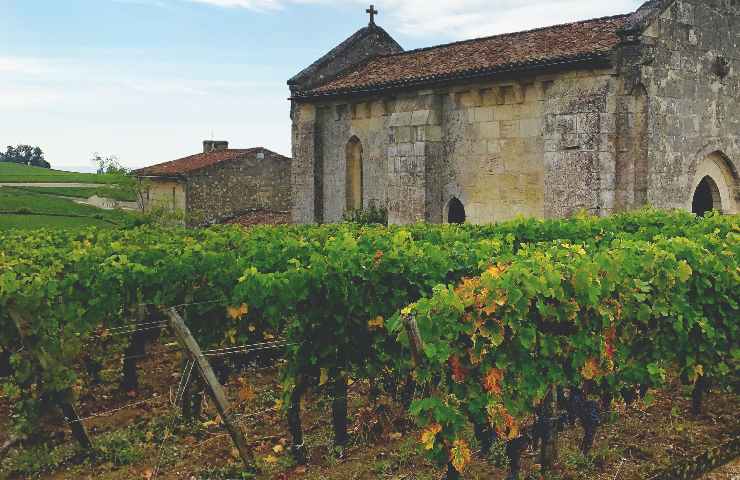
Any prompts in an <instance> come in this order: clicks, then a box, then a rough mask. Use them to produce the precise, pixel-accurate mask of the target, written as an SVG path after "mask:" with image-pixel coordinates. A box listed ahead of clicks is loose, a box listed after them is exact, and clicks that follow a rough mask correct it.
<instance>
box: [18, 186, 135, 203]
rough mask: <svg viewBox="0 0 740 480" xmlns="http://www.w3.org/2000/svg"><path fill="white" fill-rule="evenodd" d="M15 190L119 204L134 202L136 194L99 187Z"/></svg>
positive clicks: (20, 188) (125, 190) (114, 188)
mask: <svg viewBox="0 0 740 480" xmlns="http://www.w3.org/2000/svg"><path fill="white" fill-rule="evenodd" d="M14 188H16V189H17V190H23V191H26V192H32V193H38V194H41V195H56V196H60V197H72V198H90V197H92V196H93V195H97V196H98V197H105V198H112V199H113V200H118V201H120V202H135V201H136V193H134V192H132V191H131V190H128V189H121V188H116V187H115V186H110V187H109V186H101V187H14Z"/></svg>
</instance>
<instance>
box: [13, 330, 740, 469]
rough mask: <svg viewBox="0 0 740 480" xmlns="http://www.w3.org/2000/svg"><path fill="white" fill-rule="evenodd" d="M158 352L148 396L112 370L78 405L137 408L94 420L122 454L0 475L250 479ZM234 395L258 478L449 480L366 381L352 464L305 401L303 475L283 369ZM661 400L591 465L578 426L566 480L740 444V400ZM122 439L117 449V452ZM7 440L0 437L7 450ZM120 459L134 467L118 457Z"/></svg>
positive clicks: (569, 438)
mask: <svg viewBox="0 0 740 480" xmlns="http://www.w3.org/2000/svg"><path fill="white" fill-rule="evenodd" d="M150 352H151V354H152V356H151V357H149V358H147V359H146V360H145V361H144V362H142V363H141V368H140V372H141V385H140V389H139V390H138V391H136V392H121V391H119V390H117V387H116V380H117V377H116V376H117V373H118V371H119V368H120V365H119V363H120V362H116V361H114V360H112V361H111V363H110V365H108V366H107V367H108V368H107V370H106V371H104V372H103V373H104V380H106V382H105V383H104V384H103V385H101V386H98V387H95V388H92V389H89V390H86V391H81V392H80V400H79V402H78V406H79V413H80V415H81V417H83V418H85V417H88V416H94V415H96V413H99V412H107V411H110V410H114V409H117V408H121V407H125V406H127V405H131V404H136V405H135V406H133V407H130V408H124V409H122V410H119V411H115V412H113V413H111V414H110V415H107V416H99V417H93V418H90V419H89V420H86V421H85V425H86V427H87V428H88V431H89V432H90V434H91V435H92V436H93V442H94V443H96V445H103V447H104V448H107V449H109V450H114V451H113V452H112V453H111V452H109V454H108V455H104V456H103V458H102V459H101V458H98V459H84V458H83V457H80V456H75V455H74V453H70V454H69V455H68V457H69V458H66V457H64V455H61V454H60V456H61V457H62V458H63V461H60V462H59V464H58V465H56V466H52V467H49V468H48V469H46V470H44V471H39V472H36V473H33V472H30V473H29V471H26V472H24V473H18V472H17V471H16V472H15V473H13V471H12V468H9V467H8V465H9V461H8V460H6V461H5V462H4V463H3V464H2V465H3V468H2V469H0V479H2V478H8V479H20V478H49V479H55V480H62V479H95V480H122V479H144V480H154V479H159V480H175V479H177V480H180V479H198V480H199V479H208V480H217V479H226V478H241V477H239V476H238V475H239V471H240V469H239V466H240V462H239V460H238V456H237V455H236V452H235V450H234V448H233V445H232V444H231V441H230V438H229V437H228V435H227V434H226V432H225V430H224V429H223V427H222V425H220V422H219V418H218V416H217V415H216V413H215V410H214V409H213V407H212V406H211V405H210V404H209V405H206V408H205V410H204V415H203V417H202V418H201V419H200V420H199V421H197V422H191V423H185V422H183V421H181V420H179V419H178V417H177V409H176V408H175V407H174V406H173V404H172V402H173V401H174V397H175V392H176V389H177V385H178V382H179V381H180V377H179V371H180V367H181V364H182V359H181V357H180V355H181V354H180V353H169V352H168V351H167V349H166V348H165V347H163V346H161V342H157V343H156V344H154V345H153V346H152V347H151V348H150ZM226 389H227V392H228V394H229V397H230V399H231V401H232V402H233V404H234V405H235V411H236V412H238V413H239V414H242V415H244V416H243V417H240V418H241V419H242V420H243V426H244V430H245V433H246V434H247V438H248V441H249V442H250V444H251V445H252V446H253V447H254V449H255V452H256V456H257V459H258V463H259V466H260V467H261V468H262V471H263V473H262V474H261V475H259V476H258V477H257V478H260V479H276V480H289V479H307V480H335V479H336V480H340V479H341V480H347V479H354V480H364V479H368V480H369V479H377V478H389V479H398V480H401V479H408V480H411V479H418V480H425V479H436V478H439V476H440V470H438V469H437V468H435V467H434V466H433V465H432V464H431V463H430V462H429V461H427V460H426V459H425V457H424V455H423V453H422V452H421V451H420V450H419V442H418V439H419V431H418V429H417V428H416V427H415V426H414V425H413V424H412V423H411V422H410V421H409V419H408V418H407V417H406V415H405V414H404V412H403V411H402V410H401V409H400V408H399V407H398V406H397V405H396V404H395V403H394V402H392V401H391V399H389V398H386V397H381V399H380V401H379V402H378V404H370V403H369V402H368V400H367V399H368V390H369V389H368V385H367V384H366V383H364V382H356V383H354V384H352V385H351V386H350V395H349V408H350V410H349V411H350V428H351V430H350V431H351V435H352V438H353V441H352V444H351V445H350V447H349V448H348V449H347V450H346V451H345V455H344V457H343V458H341V459H338V458H337V457H336V455H335V453H334V452H333V449H332V422H331V399H330V398H329V396H328V395H323V394H322V393H321V392H320V390H321V388H319V389H318V390H319V392H314V393H313V394H311V395H309V396H308V397H307V398H306V399H305V402H304V412H303V425H304V429H305V431H306V445H307V446H308V448H309V456H310V459H309V464H308V465H306V466H301V465H295V464H294V462H293V461H292V459H291V456H290V454H289V453H288V447H289V440H290V438H289V435H288V433H287V432H288V428H287V423H286V421H285V417H284V415H283V414H282V413H281V412H280V411H279V408H278V407H279V406H280V400H281V397H282V392H281V386H280V379H279V375H278V368H277V367H268V368H262V369H254V368H253V369H251V370H247V371H243V372H240V373H239V374H236V375H232V376H231V377H230V379H229V383H228V384H227V385H226ZM653 393H654V399H653V401H652V403H650V404H645V403H640V404H638V405H635V406H634V407H629V408H628V407H626V406H625V405H624V404H620V403H615V406H614V412H612V414H610V415H609V418H608V419H607V420H608V422H607V424H606V425H605V426H604V427H603V428H602V429H601V430H600V433H599V436H598V439H597V442H596V445H595V448H594V451H593V452H592V455H590V456H589V457H584V456H583V455H581V454H580V453H579V452H578V450H577V445H578V443H579V440H580V435H581V429H580V428H579V427H575V428H571V429H569V430H568V431H566V432H565V433H563V434H562V437H561V441H560V467H559V468H560V470H559V472H558V476H557V478H561V479H584V480H585V479H590V480H614V479H615V478H616V479H621V480H632V479H635V480H637V479H644V478H648V477H649V474H650V473H651V472H654V471H655V470H656V469H659V468H661V467H667V466H668V465H670V464H672V463H673V462H675V461H676V460H680V459H686V458H691V457H692V456H695V455H698V454H701V453H703V452H704V451H706V450H707V449H709V448H712V447H715V446H718V445H720V444H722V443H725V442H727V441H729V440H731V439H732V438H735V437H736V436H737V435H738V434H740V418H738V416H737V414H736V413H737V411H738V405H740V403H739V400H740V398H739V397H738V396H737V395H734V394H730V393H717V392H714V393H712V394H711V395H710V396H709V397H708V399H707V402H706V406H705V411H704V414H703V415H700V416H698V417H694V416H692V415H691V414H690V413H689V404H690V402H689V400H688V395H687V393H686V391H685V389H684V387H682V386H680V385H678V384H677V383H675V382H674V383H672V384H671V385H670V388H669V389H666V390H664V391H656V392H653ZM155 395H156V396H155ZM139 402H142V403H139ZM8 411H9V405H8V401H7V399H5V398H2V399H0V437H3V436H4V435H3V433H2V432H7V427H8V422H9V418H8V415H7V413H8ZM173 426H174V431H173V430H172V427H173ZM47 428H48V431H49V432H50V434H51V437H52V438H54V440H53V443H54V444H55V445H58V446H57V447H56V448H55V449H52V452H57V451H67V450H69V451H71V452H74V447H73V445H72V444H71V443H70V442H69V433H68V431H67V429H66V427H65V425H64V424H63V423H62V422H60V421H58V420H57V421H53V420H52V419H51V418H50V420H49V423H48V424H47ZM62 432H64V433H62ZM119 437H120V439H123V440H120V439H119ZM111 438H113V439H114V440H115V439H118V440H115V441H111ZM3 440H4V439H3V438H0V443H1V442H2V441H3ZM471 442H473V441H472V439H471ZM30 448H33V447H29V446H26V450H25V452H26V454H28V453H29V452H32V451H36V450H31V449H30ZM116 449H118V451H117V452H116V451H115V450H116ZM22 453H23V451H22V450H16V451H13V452H11V455H10V457H11V458H16V459H17V458H19V457H18V455H19V454H22ZM116 453H117V454H118V455H119V457H125V458H116V456H115V454H116ZM27 456H28V455H27ZM497 465H498V466H497ZM503 465H504V455H503V452H502V451H500V449H499V450H496V451H495V452H494V454H493V455H492V457H491V458H489V459H482V458H476V459H475V460H474V462H473V464H472V465H471V467H470V469H469V470H468V471H467V472H466V476H465V478H469V479H483V478H486V479H504V478H505V476H506V469H505V468H502V466H503ZM525 471H527V472H532V475H533V476H531V477H529V478H538V475H536V472H537V471H538V465H537V464H536V453H535V452H532V451H528V452H527V453H526V454H525ZM716 475H722V473H717V474H716ZM730 475H733V474H732V473H731V474H730ZM244 478H247V477H244ZM722 478H725V477H721V476H719V477H718V476H715V477H711V476H710V477H707V479H706V480H719V479H722ZM729 478H731V479H732V480H735V478H733V477H729Z"/></svg>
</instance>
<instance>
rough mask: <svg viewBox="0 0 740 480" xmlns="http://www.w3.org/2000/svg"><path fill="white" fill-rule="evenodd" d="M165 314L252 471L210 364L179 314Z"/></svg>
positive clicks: (250, 459) (250, 458)
mask: <svg viewBox="0 0 740 480" xmlns="http://www.w3.org/2000/svg"><path fill="white" fill-rule="evenodd" d="M166 313H167V316H168V318H169V323H170V327H171V328H172V332H173V333H174V334H175V337H177V341H178V342H179V343H180V345H181V346H182V347H183V348H184V349H185V351H186V352H187V354H188V356H190V358H191V360H193V362H195V365H196V366H197V368H198V371H200V374H201V376H202V378H203V381H204V382H205V385H206V387H207V389H208V393H209V394H210V395H211V398H212V399H213V402H214V403H215V404H216V409H217V410H218V413H219V415H221V420H222V421H223V423H224V426H225V427H226V430H227V431H228V432H229V435H231V439H232V440H233V441H234V445H236V448H237V450H238V451H239V455H240V456H241V458H242V460H243V461H244V465H245V466H246V467H247V469H248V470H250V471H254V470H255V463H254V455H253V454H252V451H251V449H250V448H249V446H248V445H247V440H246V439H245V438H244V434H243V433H242V431H241V429H240V428H239V426H238V425H237V424H235V423H234V422H233V421H232V418H231V413H230V412H231V407H230V405H229V401H228V399H227V398H226V394H225V393H224V389H223V387H222V386H221V384H220V383H219V381H218V379H217V378H216V374H215V373H214V372H213V369H212V368H211V364H210V363H209V362H208V360H207V359H206V357H205V356H204V355H203V352H202V351H201V349H200V346H199V345H198V342H196V341H195V338H193V335H192V334H191V333H190V329H189V328H188V327H187V325H185V321H184V320H183V319H182V317H181V316H180V314H178V313H177V310H175V309H174V308H170V309H168V310H167V311H166Z"/></svg>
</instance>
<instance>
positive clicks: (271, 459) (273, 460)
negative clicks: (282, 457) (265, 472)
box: [263, 455, 278, 465]
mask: <svg viewBox="0 0 740 480" xmlns="http://www.w3.org/2000/svg"><path fill="white" fill-rule="evenodd" d="M263 460H264V461H265V463H268V464H270V465H274V464H276V463H277V462H278V459H277V457H276V456H275V455H268V456H266V457H265V458H264V459H263Z"/></svg>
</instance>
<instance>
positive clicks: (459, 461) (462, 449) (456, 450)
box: [450, 440, 473, 473]
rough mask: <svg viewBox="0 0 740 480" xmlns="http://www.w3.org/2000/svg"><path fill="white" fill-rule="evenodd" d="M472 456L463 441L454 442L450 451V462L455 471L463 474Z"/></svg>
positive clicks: (468, 447)
mask: <svg viewBox="0 0 740 480" xmlns="http://www.w3.org/2000/svg"><path fill="white" fill-rule="evenodd" d="M472 456H473V454H472V452H471V451H470V446H468V444H467V442H466V441H465V440H455V443H454V444H453V446H452V449H450V460H451V461H452V465H453V466H454V467H455V470H457V471H458V472H460V473H462V472H464V471H465V467H466V466H467V465H468V464H469V463H470V459H471V458H472Z"/></svg>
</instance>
